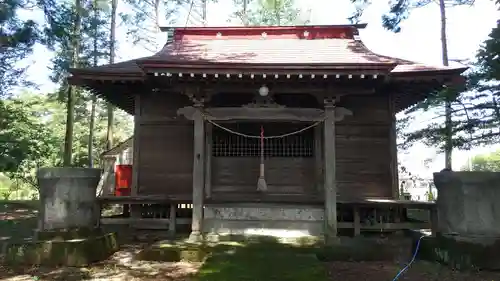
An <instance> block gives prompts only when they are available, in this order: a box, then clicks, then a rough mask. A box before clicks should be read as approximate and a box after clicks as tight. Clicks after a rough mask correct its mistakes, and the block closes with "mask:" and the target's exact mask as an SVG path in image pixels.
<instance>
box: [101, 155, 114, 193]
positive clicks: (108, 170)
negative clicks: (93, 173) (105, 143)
mask: <svg viewBox="0 0 500 281" xmlns="http://www.w3.org/2000/svg"><path fill="white" fill-rule="evenodd" d="M102 163H103V169H104V173H103V174H102V176H101V179H100V180H99V184H98V185H97V193H98V196H102V195H105V196H108V195H114V187H115V177H114V176H115V163H116V157H112V156H107V157H105V158H104V159H102Z"/></svg>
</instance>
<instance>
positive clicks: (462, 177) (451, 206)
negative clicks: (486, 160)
mask: <svg viewBox="0 0 500 281" xmlns="http://www.w3.org/2000/svg"><path fill="white" fill-rule="evenodd" d="M434 183H435V184H436V188H437V190H438V198H437V210H438V234H437V235H436V236H427V237H424V238H422V239H421V242H420V248H419V251H418V257H419V258H421V259H425V260H430V261H437V262H440V263H443V264H446V265H449V266H450V267H453V268H455V269H459V270H478V269H483V270H499V269H500V262H499V261H500V173H494V172H451V171H443V172H440V173H434ZM417 240H418V238H417V237H415V238H414V242H415V243H414V250H415V246H416V244H417Z"/></svg>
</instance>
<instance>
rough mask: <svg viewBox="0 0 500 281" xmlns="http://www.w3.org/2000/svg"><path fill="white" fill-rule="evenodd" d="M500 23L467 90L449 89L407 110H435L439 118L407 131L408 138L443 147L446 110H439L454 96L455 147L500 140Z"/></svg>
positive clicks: (479, 58) (479, 56)
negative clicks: (441, 119)
mask: <svg viewBox="0 0 500 281" xmlns="http://www.w3.org/2000/svg"><path fill="white" fill-rule="evenodd" d="M499 52H500V25H499V24H497V26H496V27H495V28H494V29H493V30H492V32H491V33H490V36H489V39H488V40H486V41H485V42H484V44H483V45H482V46H481V48H480V50H479V51H478V53H477V56H476V61H475V62H474V64H473V66H472V71H470V72H469V73H468V74H467V78H468V82H467V86H466V91H460V90H461V89H447V90H445V91H442V92H438V93H435V94H434V95H433V96H432V98H429V99H427V100H426V101H424V102H422V103H420V104H418V105H416V106H414V107H413V108H411V109H409V110H408V111H407V112H406V113H408V114H412V113H418V112H421V111H422V110H423V111H429V110H434V111H435V112H437V117H436V119H435V120H434V121H433V122H431V123H430V124H429V126H427V127H425V128H423V129H421V130H417V131H412V132H409V133H406V134H405V135H404V136H405V141H406V142H407V143H413V142H416V141H421V140H422V141H424V142H425V143H426V144H427V145H429V146H434V147H439V148H441V149H443V146H442V144H443V143H444V138H445V124H444V123H443V122H440V121H439V120H438V118H443V116H444V112H442V111H439V110H437V109H438V108H439V105H440V104H442V103H443V102H444V100H445V99H446V98H449V99H450V100H452V108H453V110H452V117H453V122H452V127H453V130H452V132H453V147H456V148H461V149H470V148H472V147H475V146H482V145H490V144H494V143H498V142H499V141H500V106H499V103H500V100H499V98H500V91H499V90H500V88H499V86H500V80H499V79H500V63H499V61H498V54H499Z"/></svg>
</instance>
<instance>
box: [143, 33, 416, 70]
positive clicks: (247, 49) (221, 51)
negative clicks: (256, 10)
mask: <svg viewBox="0 0 500 281" xmlns="http://www.w3.org/2000/svg"><path fill="white" fill-rule="evenodd" d="M357 34H358V29H357V27H356V26H350V25H349V26H298V27H246V28H233V27H227V28H220V27H219V28H185V29H184V28H181V29H175V30H174V34H173V38H174V40H173V42H170V43H167V44H166V45H165V46H164V47H163V49H162V50H161V51H159V52H158V53H156V54H155V55H154V56H151V57H149V58H147V59H144V60H141V61H140V63H144V64H146V63H148V65H149V63H151V62H154V63H162V62H164V63H175V64H189V63H195V64H198V63H210V64H231V63H236V64H259V65H262V64H269V65H280V64H287V65H315V64H322V65H325V64H330V65H345V64H356V65H362V64H373V65H388V66H391V65H392V66H395V65H397V64H401V63H408V62H407V61H403V60H399V59H395V58H390V57H386V56H381V55H377V54H375V53H373V52H371V51H370V50H368V49H367V48H366V47H365V46H364V45H363V43H362V42H361V41H360V40H357V39H356V38H355V37H356V35H357Z"/></svg>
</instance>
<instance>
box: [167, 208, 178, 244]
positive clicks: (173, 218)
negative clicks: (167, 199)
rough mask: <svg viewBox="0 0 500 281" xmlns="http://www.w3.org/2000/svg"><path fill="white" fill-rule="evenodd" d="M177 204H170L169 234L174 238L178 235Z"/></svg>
mask: <svg viewBox="0 0 500 281" xmlns="http://www.w3.org/2000/svg"><path fill="white" fill-rule="evenodd" d="M176 211H177V204H174V203H172V204H170V216H169V219H170V221H169V225H168V232H169V233H170V235H171V236H172V237H175V233H176V225H177V214H176V213H177V212H176Z"/></svg>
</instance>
